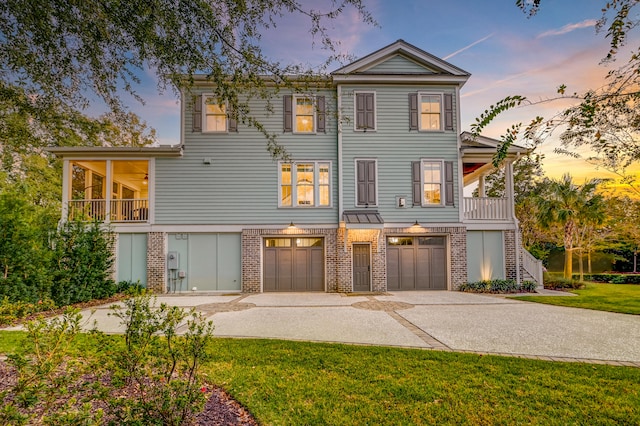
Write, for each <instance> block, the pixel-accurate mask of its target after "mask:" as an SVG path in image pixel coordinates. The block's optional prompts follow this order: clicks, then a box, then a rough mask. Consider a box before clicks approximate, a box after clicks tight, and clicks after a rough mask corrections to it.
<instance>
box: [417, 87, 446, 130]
mask: <svg viewBox="0 0 640 426" xmlns="http://www.w3.org/2000/svg"><path fill="white" fill-rule="evenodd" d="M423 96H437V97H438V98H439V99H440V127H439V128H438V129H423V128H422V97H423ZM418 132H425V133H443V132H444V93H441V92H418Z"/></svg>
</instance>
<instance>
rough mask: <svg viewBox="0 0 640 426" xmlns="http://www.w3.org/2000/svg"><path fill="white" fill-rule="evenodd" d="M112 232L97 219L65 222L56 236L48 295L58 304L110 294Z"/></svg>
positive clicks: (114, 289) (112, 290)
mask: <svg viewBox="0 0 640 426" xmlns="http://www.w3.org/2000/svg"><path fill="white" fill-rule="evenodd" d="M112 245H113V234H112V233H111V231H109V230H104V229H102V225H101V224H100V223H99V222H93V223H91V224H89V225H88V224H86V223H85V222H80V221H70V222H66V223H65V224H64V225H63V227H62V228H61V229H60V230H59V231H58V234H57V236H56V238H55V244H54V246H55V247H54V253H53V267H52V269H53V275H54V285H53V286H52V288H51V298H52V299H53V300H54V301H55V302H56V304H57V305H59V306H64V305H70V304H72V303H77V302H86V301H89V300H92V299H103V298H106V297H109V296H113V295H114V294H115V293H116V291H117V286H116V284H115V282H114V281H113V279H111V276H110V270H111V266H112V265H113V262H114V259H113V252H112V250H111V247H112Z"/></svg>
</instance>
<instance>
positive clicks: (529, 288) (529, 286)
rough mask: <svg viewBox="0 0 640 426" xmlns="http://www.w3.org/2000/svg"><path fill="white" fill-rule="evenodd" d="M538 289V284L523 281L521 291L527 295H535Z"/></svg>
mask: <svg viewBox="0 0 640 426" xmlns="http://www.w3.org/2000/svg"><path fill="white" fill-rule="evenodd" d="M537 288H538V284H537V283H535V282H533V281H523V282H522V286H521V290H522V291H526V292H527V293H535V292H536V289H537Z"/></svg>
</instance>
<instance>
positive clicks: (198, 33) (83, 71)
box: [0, 0, 374, 155]
mask: <svg viewBox="0 0 640 426" xmlns="http://www.w3.org/2000/svg"><path fill="white" fill-rule="evenodd" d="M347 8H354V9H355V10H356V11H357V12H358V13H359V15H360V16H361V18H362V19H363V21H365V22H368V23H374V21H373V19H372V17H371V16H370V14H369V13H368V12H367V11H366V10H365V7H364V5H363V4H362V0H339V1H334V2H331V8H330V9H328V10H326V11H324V12H321V11H318V9H316V8H311V7H309V8H305V7H303V6H302V5H301V2H300V1H298V0H252V1H250V2H245V1H236V0H223V1H214V0H193V1H178V2H176V1H171V0H147V1H142V2H139V1H125V2H122V1H116V0H105V1H99V2H98V1H83V0H70V1H69V0H65V1H62V0H52V1H40V2H27V4H25V2H24V1H21V0H6V1H4V2H0V39H1V40H4V41H5V42H4V43H2V44H0V82H1V83H0V94H3V95H4V96H0V101H4V102H5V104H6V105H7V106H9V108H8V109H6V110H7V111H10V112H11V114H18V115H23V114H27V115H29V116H31V117H34V119H35V120H36V121H37V123H38V127H39V128H40V129H43V130H44V131H46V130H47V129H49V127H50V126H49V123H50V122H51V121H53V122H54V123H55V122H56V120H57V119H59V118H60V115H61V114H63V115H64V116H65V117H71V118H74V120H72V121H71V122H70V123H69V124H70V126H69V128H72V129H76V128H78V127H85V126H86V127H87V128H83V129H82V130H86V131H87V132H88V133H91V131H93V130H94V129H92V128H91V126H92V125H93V124H95V123H93V122H92V121H91V120H89V122H85V120H83V119H78V120H77V121H78V122H75V118H78V117H77V114H80V112H81V111H83V110H84V108H86V107H87V106H88V105H89V103H90V100H91V99H92V98H97V99H100V100H101V101H103V102H104V103H105V104H106V105H108V106H109V108H110V109H111V111H112V113H113V114H115V115H117V116H122V114H124V112H125V111H126V108H125V106H124V103H123V101H122V99H121V97H120V93H121V92H122V91H124V92H126V93H128V94H130V95H132V96H133V97H135V98H137V99H138V100H140V101H142V98H141V97H140V96H139V95H138V94H137V93H136V90H135V89H136V84H137V83H139V78H138V77H137V75H138V73H139V72H140V71H141V70H143V69H144V68H150V69H152V70H154V71H155V73H156V76H157V78H158V81H159V83H158V84H159V89H161V90H165V89H166V88H171V89H173V90H175V91H179V90H182V89H188V88H189V87H190V86H191V85H192V84H193V82H194V76H195V75H196V74H202V75H205V76H206V78H207V79H208V80H210V81H213V82H215V83H216V85H215V88H214V89H212V90H213V91H214V93H215V95H217V96H218V97H219V98H220V99H221V100H226V101H228V102H229V104H230V106H231V109H232V110H233V112H234V115H236V116H238V117H239V118H241V119H242V120H243V121H246V122H248V123H249V124H252V125H254V126H255V127H257V128H258V129H259V130H262V131H264V128H263V127H262V126H261V125H260V123H259V122H258V121H257V120H255V119H254V118H253V116H252V112H251V110H250V108H249V102H248V99H245V98H242V100H241V99H240V98H239V96H238V95H239V93H243V94H248V95H249V96H250V97H251V96H262V97H268V93H269V90H267V88H268V87H271V88H273V87H275V90H277V89H278V88H279V87H293V83H292V82H291V81H290V79H289V76H290V75H296V76H298V77H300V76H306V77H308V78H311V77H312V76H313V75H314V74H315V72H314V71H315V70H312V69H310V68H309V67H303V66H301V65H283V64H281V63H279V62H277V61H273V60H270V59H269V58H267V57H266V55H265V54H264V53H263V51H262V47H261V33H262V32H263V31H265V30H269V29H272V28H275V27H276V26H277V25H278V21H279V19H281V18H283V17H284V16H291V17H292V18H294V19H307V20H308V22H309V26H310V33H311V35H312V36H313V37H314V39H316V40H317V41H318V43H319V44H320V46H321V47H322V48H324V49H327V50H328V51H329V52H330V53H331V55H330V59H329V61H332V60H335V59H336V58H338V57H339V56H340V54H339V52H338V50H337V43H336V42H334V41H333V40H332V39H331V37H330V36H329V32H328V30H327V22H328V21H331V20H332V19H335V18H336V17H338V16H339V15H340V14H341V13H343V12H344V11H345V10H346V9H347ZM265 76H266V78H265ZM0 119H1V117H0ZM1 126H2V123H0V127H1ZM56 128H57V127H55V126H54V129H56ZM48 133H51V132H48ZM264 133H265V134H266V135H267V136H270V139H269V141H270V142H269V144H268V148H269V149H270V152H271V153H272V154H273V155H280V154H281V153H282V151H281V149H280V148H279V147H278V145H277V144H276V143H275V136H274V135H268V134H267V133H266V131H264ZM46 136H48V137H51V134H48V135H46ZM44 138H46V137H44ZM85 140H90V139H85Z"/></svg>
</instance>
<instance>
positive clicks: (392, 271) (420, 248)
mask: <svg viewBox="0 0 640 426" xmlns="http://www.w3.org/2000/svg"><path fill="white" fill-rule="evenodd" d="M446 259H447V256H446V238H445V237H388V238H387V289H388V290H390V291H393V290H446V289H447V275H446V270H447V269H446Z"/></svg>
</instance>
